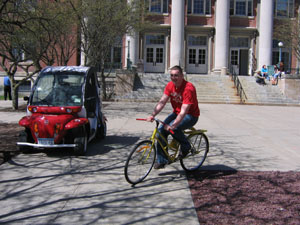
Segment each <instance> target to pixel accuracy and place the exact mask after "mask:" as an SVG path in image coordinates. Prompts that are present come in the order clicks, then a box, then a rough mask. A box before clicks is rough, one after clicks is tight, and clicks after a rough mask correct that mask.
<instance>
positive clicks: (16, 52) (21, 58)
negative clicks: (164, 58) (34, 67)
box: [12, 48, 25, 62]
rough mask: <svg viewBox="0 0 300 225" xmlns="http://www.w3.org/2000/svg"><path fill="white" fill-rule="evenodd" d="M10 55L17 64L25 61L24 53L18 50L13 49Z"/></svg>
mask: <svg viewBox="0 0 300 225" xmlns="http://www.w3.org/2000/svg"><path fill="white" fill-rule="evenodd" d="M12 54H13V56H14V58H15V59H16V61H17V62H22V61H25V52H24V51H23V50H22V49H19V48H13V50H12Z"/></svg>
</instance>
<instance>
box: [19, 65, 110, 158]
mask: <svg viewBox="0 0 300 225" xmlns="http://www.w3.org/2000/svg"><path fill="white" fill-rule="evenodd" d="M25 99H26V100H28V105H27V116H24V117H23V118H22V119H21V120H20V121H19V125H20V126H23V127H24V128H25V130H24V131H22V132H21V133H20V136H19V141H18V142H17V145H18V146H19V149H20V150H21V151H24V150H27V149H35V148H37V149H41V148H42V149H45V148H49V149H50V148H72V149H74V152H75V153H76V154H78V155H83V154H85V153H86V152H87V144H88V142H89V141H91V140H92V139H93V138H98V139H103V138H104V137H105V136H106V129H107V128H106V118H105V117H104V115H103V112H102V104H101V98H100V87H99V83H98V80H97V75H96V70H95V69H94V68H91V67H81V66H63V67H46V68H44V69H43V70H42V71H41V72H40V74H39V75H38V77H37V79H36V81H35V83H34V85H33V87H32V91H31V94H30V97H29V98H28V97H27V98H26V97H25Z"/></svg>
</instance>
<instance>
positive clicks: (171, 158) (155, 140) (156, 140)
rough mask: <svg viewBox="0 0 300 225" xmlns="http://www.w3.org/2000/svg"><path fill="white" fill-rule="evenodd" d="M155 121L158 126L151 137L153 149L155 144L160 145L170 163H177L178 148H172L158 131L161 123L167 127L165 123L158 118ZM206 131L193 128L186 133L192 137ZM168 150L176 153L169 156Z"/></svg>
mask: <svg viewBox="0 0 300 225" xmlns="http://www.w3.org/2000/svg"><path fill="white" fill-rule="evenodd" d="M137 120H144V121H145V120H146V119H137ZM154 120H155V122H156V126H155V128H154V130H153V132H152V135H151V137H150V141H151V142H152V146H151V147H153V146H154V145H155V143H158V144H159V145H160V147H161V148H162V150H163V152H164V153H165V155H166V156H167V158H168V160H169V162H171V163H173V162H176V161H177V155H178V151H179V148H178V146H177V147H176V148H174V147H173V148H172V146H170V144H169V143H168V140H167V139H166V138H165V137H164V136H163V135H162V134H161V133H160V132H159V131H158V126H159V123H162V124H163V125H165V123H164V122H163V121H161V120H159V119H157V118H155V119H154ZM206 131H207V130H196V129H195V128H194V127H191V128H189V129H188V130H185V131H184V133H185V134H186V135H191V134H201V133H205V132H206ZM170 133H174V132H173V131H172V130H170ZM157 135H158V136H159V137H160V138H161V139H162V140H163V142H165V143H166V146H164V145H163V143H162V141H161V140H160V139H159V138H158V136H157ZM173 140H174V138H173ZM193 147H194V146H193ZM152 149H153V148H152ZM168 150H173V151H174V153H173V154H172V155H171V154H169V152H168ZM149 154H150V153H149ZM147 158H148V157H147Z"/></svg>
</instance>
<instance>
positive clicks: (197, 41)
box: [188, 36, 207, 46]
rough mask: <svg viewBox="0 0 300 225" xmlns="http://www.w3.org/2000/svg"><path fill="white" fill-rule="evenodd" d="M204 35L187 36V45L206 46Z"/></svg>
mask: <svg viewBox="0 0 300 225" xmlns="http://www.w3.org/2000/svg"><path fill="white" fill-rule="evenodd" d="M206 40H207V39H206V37H205V36H189V37H188V45H189V46H197V45H200V46H206Z"/></svg>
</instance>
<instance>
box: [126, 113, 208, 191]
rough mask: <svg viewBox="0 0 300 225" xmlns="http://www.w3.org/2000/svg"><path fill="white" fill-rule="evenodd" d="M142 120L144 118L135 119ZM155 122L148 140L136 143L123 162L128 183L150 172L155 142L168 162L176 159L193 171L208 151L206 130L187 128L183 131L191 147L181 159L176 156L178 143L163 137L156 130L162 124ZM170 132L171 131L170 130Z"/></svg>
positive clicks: (203, 159) (153, 158) (154, 156)
mask: <svg viewBox="0 0 300 225" xmlns="http://www.w3.org/2000/svg"><path fill="white" fill-rule="evenodd" d="M137 120H144V121H146V119H137ZM154 121H155V122H156V127H155V129H154V131H153V133H152V135H151V137H150V140H149V139H147V140H143V141H140V142H138V143H137V144H136V146H135V147H134V149H133V150H132V151H131V152H130V154H129V156H128V158H127V160H126V164H125V169H124V170H125V171H124V173H125V178H126V180H127V182H128V183H130V184H133V185H135V184H137V183H140V182H142V181H143V180H144V179H145V178H146V177H147V176H148V175H149V173H150V172H151V169H152V167H153V165H154V162H155V159H156V147H155V146H156V145H155V144H156V143H158V144H159V145H160V146H161V147H162V149H163V151H164V153H165V155H166V156H167V158H168V160H169V164H171V163H174V162H176V161H178V160H179V161H180V164H181V166H182V168H183V169H184V170H185V171H189V172H190V171H194V170H197V169H198V168H199V167H200V166H202V164H203V163H204V161H205V159H206V156H207V153H208V151H209V142H208V138H207V136H206V135H205V132H206V131H207V130H196V129H195V128H193V127H192V128H191V129H187V130H185V131H184V133H185V134H186V135H187V139H188V140H189V142H190V144H191V146H192V148H191V150H190V152H189V154H188V155H187V156H186V157H185V158H183V159H181V158H179V157H178V155H179V149H180V143H178V142H177V141H176V140H175V139H173V138H172V137H171V136H170V138H168V140H167V139H166V138H164V137H163V136H162V134H161V133H160V132H159V131H158V126H159V124H160V123H161V124H164V122H162V121H161V120H159V119H157V118H154ZM170 132H171V133H172V131H170ZM158 136H160V137H161V139H162V140H163V141H164V143H166V144H167V145H166V146H165V147H164V145H163V143H162V142H161V141H160V140H159V139H158Z"/></svg>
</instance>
